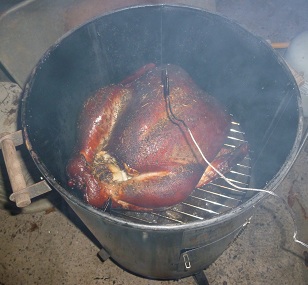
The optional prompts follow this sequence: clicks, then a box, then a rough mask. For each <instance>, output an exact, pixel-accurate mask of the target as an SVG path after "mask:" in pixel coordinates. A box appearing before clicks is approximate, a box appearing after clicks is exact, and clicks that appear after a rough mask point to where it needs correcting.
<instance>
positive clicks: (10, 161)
mask: <svg viewBox="0 0 308 285" xmlns="http://www.w3.org/2000/svg"><path fill="white" fill-rule="evenodd" d="M1 147H2V152H3V157H4V161H5V164H6V169H7V172H8V175H9V178H10V182H11V186H12V190H13V192H14V193H16V192H19V191H21V190H23V189H25V188H26V187H27V185H26V181H25V178H24V176H23V174H22V170H21V166H20V163H19V160H18V158H17V153H16V149H15V145H14V142H13V141H12V140H11V139H4V140H2V141H1ZM30 203H31V200H30V196H29V194H28V193H20V195H18V196H16V206H17V207H26V206H28V205H29V204H30Z"/></svg>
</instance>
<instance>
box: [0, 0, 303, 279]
mask: <svg viewBox="0 0 308 285" xmlns="http://www.w3.org/2000/svg"><path fill="white" fill-rule="evenodd" d="M217 11H218V12H219V13H221V14H223V15H226V16H227V17H229V18H232V19H235V20H236V21H238V22H239V23H240V24H241V25H242V26H244V27H246V28H247V29H248V30H250V31H251V32H253V33H254V34H256V35H259V36H262V37H264V38H266V39H270V40H272V41H289V40H290V39H292V38H293V37H294V36H296V35H297V34H299V33H300V32H302V31H303V30H305V29H307V27H308V17H307V16H306V14H307V12H308V3H307V1H305V0H296V1H292V4H291V2H290V1H286V0H284V1H282V0H279V1H265V0H264V1H263V0H260V1H253V0H250V1H248V0H247V1H244V0H241V1H238V0H237V1H235V0H220V1H217ZM280 52H282V53H283V51H280ZM307 171H308V142H306V144H305V145H304V147H303V149H302V151H301V153H300V155H299V157H298V159H297V161H296V163H295V164H294V165H293V167H292V169H291V170H290V172H289V173H288V175H287V177H286V179H285V180H284V181H283V182H282V184H281V185H280V187H279V189H277V191H278V193H279V194H280V195H281V196H282V197H284V198H286V199H287V198H289V199H291V200H292V202H293V209H294V211H295V216H296V220H297V224H298V228H299V239H301V240H303V241H304V242H306V243H308V186H307V185H308V175H307ZM0 220H1V227H0V242H1V243H0V285H16V284H22V285H24V284H46V285H48V284H68V285H71V284H72V285H73V284H89V285H92V284H93V285H94V284H107V285H109V284H110V285H111V284H113V285H115V284H116V285H118V284H123V285H126V284H141V285H145V284H152V285H158V284H162V285H167V284H195V283H194V280H193V278H192V277H189V278H186V279H182V280H178V281H154V280H148V279H144V278H140V277H137V276H134V275H132V274H130V273H128V272H126V271H124V270H123V269H121V268H119V267H118V266H117V265H115V264H114V263H113V262H112V261H111V260H107V261H106V262H104V263H102V262H101V261H100V260H99V259H98V257H97V256H96V254H97V252H98V251H99V245H98V243H97V242H96V240H95V238H94V237H93V236H92V235H91V233H90V232H89V231H88V230H87V229H86V228H85V226H83V224H82V222H81V221H80V220H79V219H78V217H77V216H76V215H75V214H74V212H73V211H72V210H71V209H70V208H69V207H68V206H67V205H66V204H65V202H64V201H63V200H61V198H60V197H59V200H58V202H57V207H54V208H53V207H51V208H48V209H46V210H44V211H40V212H37V213H30V214H19V215H12V214H11V213H10V212H9V211H5V210H0ZM292 236H293V226H292V220H291V218H290V215H289V213H288V211H287V210H286V208H285V206H284V205H283V204H281V203H280V202H279V200H277V199H276V198H274V197H270V198H268V199H266V201H264V202H263V203H262V205H261V206H260V207H259V208H258V209H257V210H256V212H255V215H254V216H253V218H252V220H251V223H250V225H249V226H248V227H247V229H246V230H245V231H244V232H243V233H242V235H241V236H240V237H239V238H238V239H237V240H236V241H235V242H234V243H233V244H232V245H231V246H230V247H229V248H228V249H227V250H226V251H225V252H224V253H223V254H222V256H221V257H219V258H218V259H217V260H216V262H215V263H214V264H212V265H211V266H210V267H209V268H208V269H207V270H206V271H205V273H206V275H207V277H208V279H209V282H210V284H211V285H233V284H237V285H244V284H253V285H258V284H260V285H261V284H267V285H278V284H285V285H289V284H297V285H307V284H308V257H307V255H308V253H307V252H308V250H307V249H305V248H303V247H302V246H300V245H298V244H295V243H294V242H293V240H292Z"/></svg>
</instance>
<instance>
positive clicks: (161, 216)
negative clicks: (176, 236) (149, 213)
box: [153, 212, 184, 224]
mask: <svg viewBox="0 0 308 285" xmlns="http://www.w3.org/2000/svg"><path fill="white" fill-rule="evenodd" d="M153 215H154V216H157V217H159V218H163V219H166V220H169V221H172V222H176V223H179V224H184V222H182V221H180V220H177V219H175V218H171V217H168V216H165V215H161V214H158V213H156V212H153Z"/></svg>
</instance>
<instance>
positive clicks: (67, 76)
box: [21, 5, 302, 278]
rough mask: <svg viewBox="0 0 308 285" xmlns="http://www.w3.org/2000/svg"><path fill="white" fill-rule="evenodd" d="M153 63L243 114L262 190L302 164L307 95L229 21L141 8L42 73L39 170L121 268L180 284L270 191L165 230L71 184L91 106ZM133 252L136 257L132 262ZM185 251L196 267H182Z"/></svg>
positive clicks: (53, 57) (30, 114)
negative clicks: (107, 208) (84, 195)
mask: <svg viewBox="0 0 308 285" xmlns="http://www.w3.org/2000/svg"><path fill="white" fill-rule="evenodd" d="M150 62H153V63H156V64H158V65H159V64H166V63H171V64H176V65H179V66H181V67H182V68H183V69H184V70H186V71H187V72H188V73H189V74H190V76H191V77H192V78H193V80H194V81H195V82H196V83H197V84H198V85H199V86H200V87H201V88H203V89H204V90H206V91H207V92H208V93H210V94H211V95H212V96H214V97H216V98H217V99H218V100H220V101H221V102H222V103H223V104H224V105H225V106H226V108H227V110H228V112H229V113H230V114H232V115H234V117H235V118H236V120H237V121H238V122H239V123H240V124H241V127H242V130H243V131H244V132H245V138H246V139H247V141H248V142H249V146H250V150H251V154H250V156H251V165H252V172H251V174H252V178H253V185H252V186H254V187H260V188H264V187H267V188H269V189H273V188H275V187H276V186H277V183H278V182H279V181H280V180H281V179H282V178H283V177H284V175H285V174H286V172H287V170H288V169H289V167H290V166H291V164H292V163H293V161H294V159H295V156H296V151H297V149H298V145H299V138H300V135H301V129H302V115H301V109H300V108H299V103H298V100H299V91H298V88H297V86H296V83H295V81H294V79H293V77H292V76H291V74H290V72H289V70H288V69H287V67H286V65H285V64H284V62H283V60H282V59H281V58H280V57H279V56H278V55H277V54H276V53H275V52H274V51H273V50H272V49H271V47H270V46H269V45H268V44H267V43H266V42H264V41H263V40H262V39H260V38H258V37H255V36H253V35H252V34H250V33H249V32H247V31H245V30H244V29H242V28H241V27H239V26H238V25H237V24H236V23H234V22H231V21H229V20H227V19H225V18H223V17H221V16H218V15H215V14H211V13H208V12H206V11H202V10H197V9H192V8H188V7H180V6H167V5H157V6H145V7H133V8H128V9H124V10H121V11H118V12H114V13H111V14H108V15H104V16H102V17H99V18H97V19H95V20H93V21H91V22H89V23H87V24H85V25H84V26H82V27H80V28H79V29H77V30H75V31H73V32H71V33H69V34H68V35H66V36H65V37H64V38H62V39H61V40H59V41H58V42H57V43H56V44H55V45H54V46H53V47H51V48H50V49H49V50H48V51H47V52H46V54H45V55H44V57H43V58H42V59H41V61H40V62H39V63H38V65H37V66H36V68H35V69H34V70H33V73H32V74H31V75H30V77H29V80H28V82H27V84H26V87H25V91H24V97H23V105H22V112H21V116H22V117H21V119H22V124H23V130H24V133H25V136H26V140H27V146H28V148H29V151H30V153H31V154H32V157H33V158H34V160H35V162H36V164H37V166H38V168H39V169H40V170H41V172H42V173H43V175H44V176H45V177H46V179H47V180H48V181H49V182H50V184H51V185H52V186H53V187H54V188H55V189H56V190H58V191H59V192H60V193H61V194H62V195H63V196H64V198H65V199H66V200H67V201H68V202H69V204H70V205H71V207H72V208H73V209H74V210H75V211H76V213H77V214H78V215H79V216H80V217H81V218H82V220H83V221H84V222H85V224H86V225H87V226H88V227H89V228H90V230H91V231H92V232H93V233H94V234H95V236H96V237H97V238H98V240H99V241H100V242H101V243H102V245H103V246H105V248H106V250H107V251H109V252H110V254H111V256H112V257H113V258H114V259H115V260H116V261H117V262H118V263H119V264H121V265H122V266H124V267H126V268H127V269H129V270H131V271H133V272H135V273H137V274H141V275H145V276H149V277H153V278H180V277H183V276H188V275H191V274H192V273H194V272H197V271H199V270H201V269H203V268H204V267H206V266H208V265H209V264H210V263H212V262H213V261H214V260H215V259H216V258H217V257H218V256H219V255H220V254H221V253H222V252H223V251H224V250H225V248H226V246H227V245H228V244H229V243H230V242H231V241H232V240H233V239H234V237H235V236H236V234H237V233H238V232H239V230H240V229H241V227H242V226H243V224H244V223H245V221H246V219H247V218H248V216H249V215H250V214H251V213H250V211H251V208H252V206H253V205H254V204H255V203H256V202H257V201H258V200H259V199H261V198H262V197H263V196H264V194H258V195H256V196H255V197H254V198H252V199H251V200H250V201H248V202H247V203H245V204H243V205H242V206H241V207H239V208H237V209H235V210H234V211H233V212H230V213H228V214H226V215H223V216H221V217H218V218H215V219H211V220H207V221H200V222H198V223H192V224H186V225H182V226H174V227H173V226H168V227H167V228H166V227H164V226H159V225H156V226H144V225H139V224H138V223H131V222H127V221H125V220H123V219H120V218H116V217H112V216H110V215H108V214H106V213H102V212H99V211H97V210H96V209H94V208H92V207H90V206H88V205H85V204H84V202H83V201H82V200H80V199H79V198H78V197H77V196H75V195H73V194H72V193H70V192H69V191H68V190H67V186H66V185H67V178H66V175H65V173H66V171H65V167H66V165H67V162H68V159H69V158H70V157H71V154H72V152H73V149H74V145H75V143H76V123H77V117H78V115H79V113H80V110H81V108H82V105H83V102H84V101H85V100H86V98H87V97H89V96H90V95H92V94H93V92H95V90H97V89H98V88H100V87H102V86H106V85H108V84H111V83H118V82H119V81H121V80H122V79H123V78H125V77H126V76H128V75H129V74H131V73H133V72H134V71H135V70H137V69H138V68H139V67H141V66H143V65H145V64H147V63H150ZM125 232H127V233H128V234H127V235H126V236H125ZM124 236H125V238H124ZM168 238H169V240H170V241H172V243H171V244H170V245H168V248H167V247H166V244H167V239H168ZM142 241H143V242H142ZM215 241H217V243H215ZM218 241H219V242H218ZM212 243H213V244H212ZM209 244H212V245H211V246H210V247H208V246H209ZM151 245H152V246H153V247H152V246H151ZM125 247H127V248H131V249H136V250H135V252H137V254H135V255H133V252H131V253H130V252H128V253H127V254H128V255H130V256H123V255H125V253H123V250H124V248H125ZM198 249H200V250H199V251H198ZM194 250H195V251H194ZM142 252H146V255H142ZM185 252H187V253H188V256H190V257H191V263H192V267H191V268H190V269H188V268H185V266H184V264H183V260H184V259H183V253H185ZM144 256H147V258H145V257H144ZM132 258H133V259H134V262H131V259H132Z"/></svg>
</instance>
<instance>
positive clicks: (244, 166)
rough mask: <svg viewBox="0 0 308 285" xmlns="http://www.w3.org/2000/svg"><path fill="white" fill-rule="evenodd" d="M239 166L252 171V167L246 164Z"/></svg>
mask: <svg viewBox="0 0 308 285" xmlns="http://www.w3.org/2000/svg"><path fill="white" fill-rule="evenodd" d="M237 166H239V167H243V168H247V169H251V167H250V166H248V165H244V164H240V163H238V164H237Z"/></svg>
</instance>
